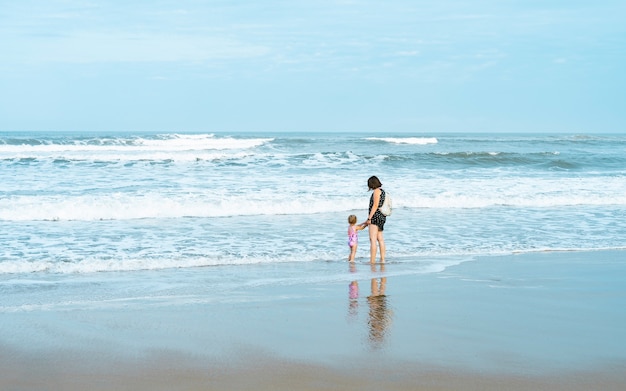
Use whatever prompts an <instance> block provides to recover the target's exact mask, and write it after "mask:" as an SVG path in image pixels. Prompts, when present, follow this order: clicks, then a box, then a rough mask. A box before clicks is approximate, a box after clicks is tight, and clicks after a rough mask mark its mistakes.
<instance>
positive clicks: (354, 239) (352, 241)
mask: <svg viewBox="0 0 626 391" xmlns="http://www.w3.org/2000/svg"><path fill="white" fill-rule="evenodd" d="M358 242H359V235H358V233H357V230H356V228H354V227H353V226H350V227H348V246H350V247H353V246H354V245H356V244H357V243H358Z"/></svg>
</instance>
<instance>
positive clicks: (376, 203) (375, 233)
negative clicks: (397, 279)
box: [363, 176, 387, 263]
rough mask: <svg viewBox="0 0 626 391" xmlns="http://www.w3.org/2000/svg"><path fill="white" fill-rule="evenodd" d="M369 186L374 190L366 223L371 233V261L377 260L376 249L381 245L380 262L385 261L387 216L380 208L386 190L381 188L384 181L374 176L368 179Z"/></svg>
mask: <svg viewBox="0 0 626 391" xmlns="http://www.w3.org/2000/svg"><path fill="white" fill-rule="evenodd" d="M367 187H368V189H369V190H373V192H372V196H371V197H370V207H369V214H368V215H367V221H366V222H365V223H363V224H366V225H367V226H368V228H369V233H370V263H375V262H376V250H377V247H380V262H381V263H383V262H385V238H384V237H383V230H384V227H385V222H386V221H387V218H386V217H385V215H384V214H382V212H381V211H380V210H378V209H379V208H380V207H381V206H383V202H385V191H384V190H383V189H382V188H381V187H382V183H380V180H379V179H378V178H377V177H375V176H372V177H370V178H369V179H368V180H367Z"/></svg>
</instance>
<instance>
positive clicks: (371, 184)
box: [367, 176, 383, 190]
mask: <svg viewBox="0 0 626 391" xmlns="http://www.w3.org/2000/svg"><path fill="white" fill-rule="evenodd" d="M382 185H383V184H382V183H380V180H379V179H378V178H377V177H375V176H371V177H370V179H368V180H367V187H368V188H369V189H370V190H374V189H378V188H379V187H381V186H382Z"/></svg>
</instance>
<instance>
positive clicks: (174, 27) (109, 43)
mask: <svg viewBox="0 0 626 391" xmlns="http://www.w3.org/2000/svg"><path fill="white" fill-rule="evenodd" d="M625 21H626V1H624V0H596V1H589V0H585V1H581V0H543V1H538V0H473V1H469V0H467V1H464V0H453V1H445V0H441V1H434V0H430V1H422V0H385V1H380V0H379V1H374V0H254V1H252V0H249V1H243V0H231V1H227V0H207V1H202V0H172V1H163V0H119V1H100V0H20V1H14V0H0V131H51V130H61V131H98V132H101V131H142V132H143V131H157V132H186V131H188V132H256V131H258V132H284V131H290V132H291V131H301V132H317V131H320V132H352V131H354V132H376V133H381V134H383V133H384V134H387V133H400V132H403V133H404V132H410V133H419V134H424V133H426V134H428V133H430V134H435V133H442V132H493V133H499V132H501V133H504V132H535V133H536V132H541V133H555V132H566V133H614V132H617V133H626V22H625Z"/></svg>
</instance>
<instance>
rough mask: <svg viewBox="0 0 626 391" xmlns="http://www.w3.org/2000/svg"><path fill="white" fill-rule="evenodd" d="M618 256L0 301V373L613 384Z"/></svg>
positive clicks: (357, 382) (622, 372)
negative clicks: (220, 289)
mask: <svg viewBox="0 0 626 391" xmlns="http://www.w3.org/2000/svg"><path fill="white" fill-rule="evenodd" d="M625 265H626V252H621V251H602V252H587V253H537V254H525V255H517V256H503V257H488V258H480V259H478V260H476V261H472V262H466V263H463V264H461V265H458V266H454V267H450V268H448V269H447V270H446V271H444V272H441V273H436V274H423V275H402V268H403V265H402V264H400V263H397V264H394V263H389V264H388V265H386V266H385V267H384V269H383V270H381V268H380V267H376V268H375V269H372V268H371V267H370V266H369V265H367V264H357V265H355V269H356V270H350V268H349V267H348V265H347V264H346V265H343V264H341V265H340V267H341V268H345V272H346V276H347V277H348V279H347V280H345V281H343V280H342V281H336V282H332V283H328V282H324V283H319V284H287V285H281V284H276V285H272V284H269V285H262V286H257V287H247V288H246V290H245V292H240V295H238V296H237V297H233V299H232V300H227V301H226V302H215V303H207V302H202V303H198V304H193V303H189V302H185V303H184V304H181V305H176V304H172V303H169V304H167V305H146V306H139V307H137V306H129V307H128V308H125V307H124V306H119V305H118V306H112V307H110V308H108V307H100V308H91V307H89V308H83V309H81V308H74V309H72V310H37V311H22V312H15V313H3V314H1V316H2V319H3V322H2V325H1V326H0V331H1V334H0V335H1V337H0V374H1V376H0V389H2V390H86V389H89V390H140V391H142V390H146V391H147V390H248V389H255V390H319V389H327V390H382V389H384V390H503V389H506V390H590V389H598V390H623V389H626V331H625V329H624V327H623V325H624V324H626V313H625V311H623V308H626V306H625V304H626V286H624V284H623V281H624V280H625V279H624V277H625V274H626V271H625V270H624V269H626V268H625V267H624V266H625ZM274 267H276V266H274ZM334 267H336V265H329V268H334ZM199 272H215V270H208V269H205V270H203V271H199ZM277 273H278V274H280V271H279V270H277ZM349 276H354V281H355V283H352V281H351V279H350V278H349ZM244 294H245V295H246V297H249V298H250V299H246V297H242V295H244Z"/></svg>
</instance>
